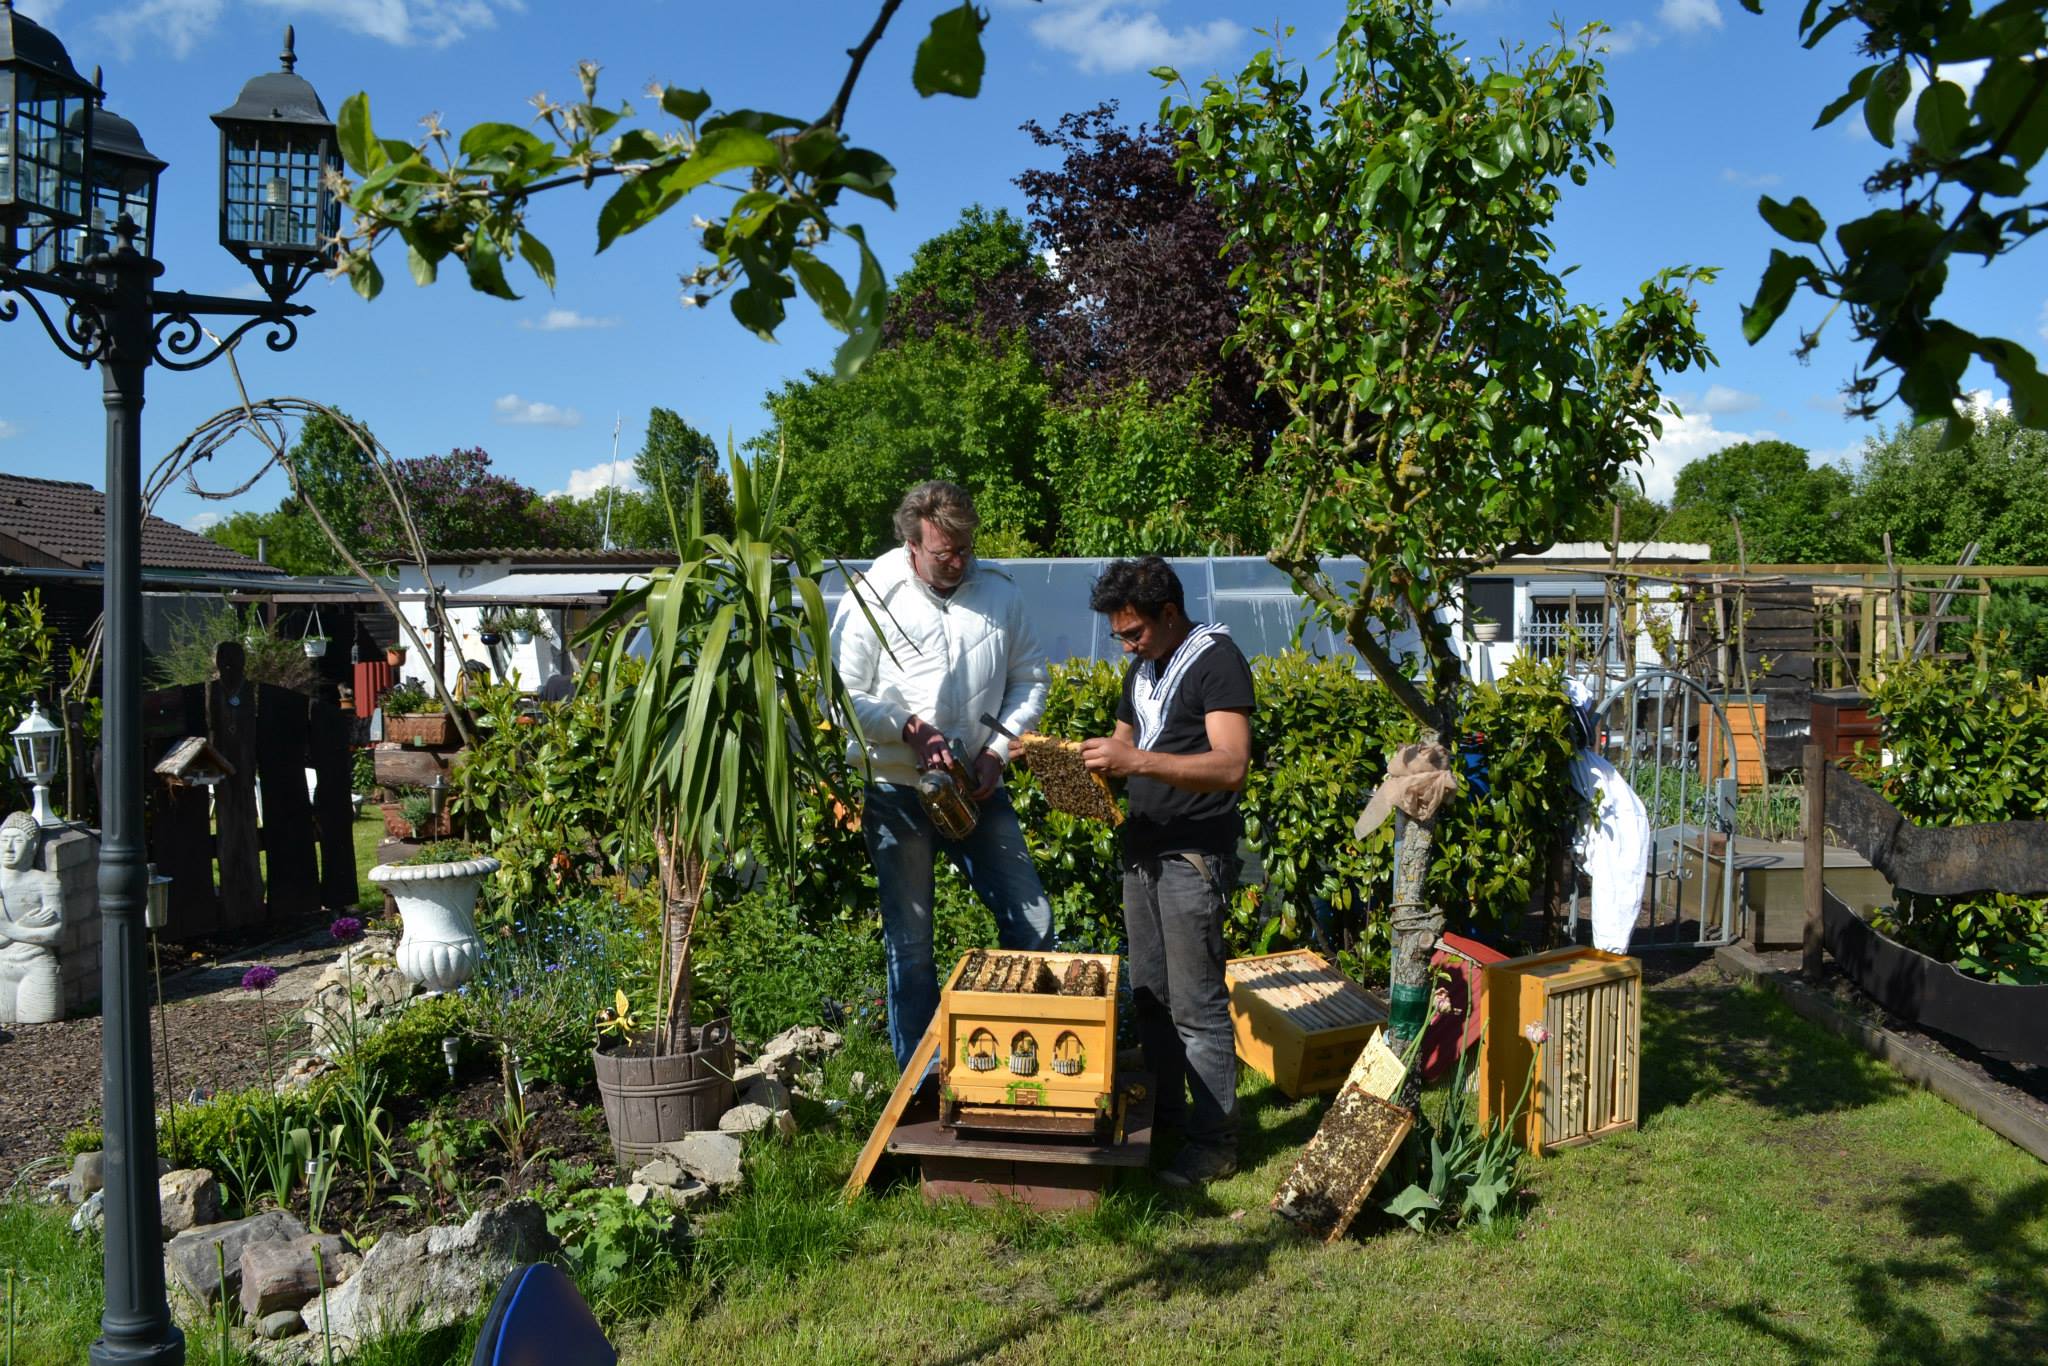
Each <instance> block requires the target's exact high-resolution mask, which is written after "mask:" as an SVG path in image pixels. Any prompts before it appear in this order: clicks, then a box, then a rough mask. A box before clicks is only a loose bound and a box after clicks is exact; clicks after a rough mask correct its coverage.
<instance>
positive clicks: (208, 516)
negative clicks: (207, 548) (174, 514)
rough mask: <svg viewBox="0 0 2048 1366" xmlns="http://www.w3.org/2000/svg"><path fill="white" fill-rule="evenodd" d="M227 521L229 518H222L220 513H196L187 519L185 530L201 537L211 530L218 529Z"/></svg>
mask: <svg viewBox="0 0 2048 1366" xmlns="http://www.w3.org/2000/svg"><path fill="white" fill-rule="evenodd" d="M226 520H227V518H225V517H223V516H221V515H220V514H219V513H218V512H195V513H193V514H192V515H191V516H190V517H187V518H186V519H185V523H184V525H185V530H187V531H193V532H197V533H198V534H199V535H201V536H204V535H205V534H206V533H207V530H208V529H209V528H211V527H217V526H219V525H220V524H221V523H222V522H225V521H226Z"/></svg>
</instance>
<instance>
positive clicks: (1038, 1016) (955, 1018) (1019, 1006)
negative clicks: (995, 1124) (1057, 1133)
mask: <svg viewBox="0 0 2048 1366" xmlns="http://www.w3.org/2000/svg"><path fill="white" fill-rule="evenodd" d="M991 962H1001V963H1005V964H1009V963H1017V964H1023V965H1028V966H1029V967H1030V969H1031V971H1032V972H1033V973H1034V974H1035V973H1037V972H1040V971H1042V972H1043V973H1045V974H1048V975H1049V980H1050V981H1051V982H1052V983H1062V982H1065V981H1066V979H1067V977H1068V974H1069V972H1070V970H1072V971H1078V972H1080V973H1083V974H1086V975H1088V976H1089V977H1090V978H1091V983H1099V987H1100V990H1099V993H1098V992H1093V991H1091V992H1090V993H1088V994H1085V995H1062V994H1060V993H1059V992H1058V991H1056V990H1053V991H1047V990H1029V989H1027V990H1021V991H1019V990H1007V991H1005V990H979V989H975V986H963V985H962V978H963V975H964V974H968V973H970V972H971V971H977V970H978V969H980V968H981V967H982V966H984V965H986V964H988V963H991ZM1077 965H1078V967H1077ZM1089 965H1093V966H1092V967H1091V966H1089ZM1039 980H1040V985H1044V983H1045V981H1046V980H1047V979H1045V978H1041V979H1039ZM975 985H980V984H979V983H976V984H975ZM1026 985H1027V987H1028V985H1029V983H1028V982H1027V983H1026ZM1116 989H1117V958H1116V955H1115V954H1107V953H1025V952H1021V951H1012V950H1008V949H986V950H977V951H975V952H972V953H969V954H967V955H966V956H965V957H963V958H962V959H961V960H960V962H959V963H957V964H955V965H954V968H953V971H952V973H951V974H949V975H948V976H947V978H946V984H945V986H944V987H943V988H942V989H941V990H940V992H939V1018H938V1036H939V1042H940V1049H941V1053H940V1061H939V1081H940V1088H941V1089H940V1094H941V1096H942V1097H943V1098H944V1100H945V1102H946V1112H947V1113H949V1114H951V1115H953V1116H956V1117H960V1118H961V1120H962V1122H967V1121H968V1120H971V1119H977V1118H979V1119H987V1118H989V1117H990V1116H989V1111H990V1110H991V1108H992V1107H1000V1108H1001V1109H1002V1110H1007V1111H1030V1112H1033V1114H1034V1115H1036V1116H1038V1117H1041V1118H1043V1119H1044V1120H1046V1121H1048V1122H1051V1123H1057V1122H1059V1121H1062V1120H1065V1121H1071V1122H1072V1123H1073V1125H1074V1126H1076V1127H1085V1126H1089V1125H1093V1124H1095V1123H1096V1122H1097V1121H1098V1120H1099V1119H1101V1118H1102V1117H1104V1116H1107V1115H1108V1114H1109V1111H1110V1103H1111V1101H1112V1099H1113V1098H1114V1096H1115V1094H1116ZM963 1107H964V1109H963Z"/></svg>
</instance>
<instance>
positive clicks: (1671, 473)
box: [1636, 405, 1778, 503]
mask: <svg viewBox="0 0 2048 1366" xmlns="http://www.w3.org/2000/svg"><path fill="white" fill-rule="evenodd" d="M1681 406H1683V405H1681ZM1777 435H1778V434H1777V433H1776V432H1773V431H1767V430H1763V429H1759V430H1757V431H1753V432H1727V431H1722V430H1721V429H1720V428H1719V427H1716V426H1715V425H1714V415H1713V414H1712V413H1705V412H1691V411H1688V412H1686V414H1685V416H1683V417H1673V416H1671V414H1669V413H1666V414H1665V415H1664V434H1663V435H1662V436H1655V437H1651V438H1650V446H1649V450H1648V451H1647V453H1645V455H1644V456H1643V462H1642V464H1641V465H1639V466H1637V467H1636V468H1637V472H1638V473H1640V474H1641V475H1642V476H1643V492H1645V493H1647V494H1648V495H1649V496H1650V497H1652V498H1654V499H1656V500H1657V501H1658V502H1660V503H1668V502H1670V501H1671V491H1672V489H1673V488H1675V487H1676V486H1677V483H1678V472H1679V471H1680V470H1682V469H1684V468H1685V467H1686V466H1687V465H1689V464H1691V463H1692V462H1693V461H1695V460H1697V459H1699V458H1700V457H1701V456H1703V455H1712V454H1713V453H1714V452H1715V451H1718V450H1721V449H1722V448H1724V447H1727V446H1733V445H1735V444H1736V443H1738V442H1742V441H1771V440H1775V439H1776V437H1777Z"/></svg>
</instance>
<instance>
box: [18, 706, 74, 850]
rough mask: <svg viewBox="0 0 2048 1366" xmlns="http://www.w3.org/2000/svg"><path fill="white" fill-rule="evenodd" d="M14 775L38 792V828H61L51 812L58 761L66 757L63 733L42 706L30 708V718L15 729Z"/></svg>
mask: <svg viewBox="0 0 2048 1366" xmlns="http://www.w3.org/2000/svg"><path fill="white" fill-rule="evenodd" d="M13 737H14V771H15V772H16V773H19V774H20V775H21V780H22V781H23V782H25V783H27V784H28V785H29V786H30V787H32V788H34V789H35V809H34V811H33V812H32V813H31V814H33V815H34V816H35V818H36V824H37V825H40V826H44V827H46V828H47V827H49V826H55V825H62V824H63V823H64V822H63V821H61V820H59V819H57V813H56V812H54V811H52V810H51V809H50V784H51V783H52V782H54V781H55V780H56V777H57V761H58V760H59V759H60V758H61V757H63V744H64V732H63V731H62V730H60V729H58V728H57V727H56V726H54V725H52V724H51V723H50V718H49V717H47V716H45V715H43V708H42V704H41V703H40V702H34V701H31V702H30V703H29V704H28V715H27V716H26V717H25V718H23V720H22V723H21V724H20V725H18V726H16V727H15V728H14V731H13Z"/></svg>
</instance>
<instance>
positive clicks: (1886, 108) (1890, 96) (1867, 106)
mask: <svg viewBox="0 0 2048 1366" xmlns="http://www.w3.org/2000/svg"><path fill="white" fill-rule="evenodd" d="M1912 88H1913V78H1912V75H1911V73H1910V72H1908V71H1907V69H1906V59H1905V58H1903V57H1901V58H1899V59H1898V60H1897V61H1894V62H1890V63H1887V64H1886V65H1885V66H1884V67H1883V68H1882V69H1880V70H1879V71H1878V73H1877V75H1875V76H1873V77H1872V78H1871V81H1870V90H1869V92H1868V93H1866V94H1865V95H1864V97H1863V125H1864V127H1866V128H1868V129H1869V130H1870V136H1872V137H1874V138H1876V139H1877V140H1878V141H1879V142H1880V143H1882V144H1884V145H1885V146H1886V147H1889V146H1891V145H1892V125H1893V124H1894V123H1896V122H1897V121H1898V117H1899V106H1901V105H1903V104H1904V103H1905V102H1906V96H1907V94H1908V93H1909V92H1910V91H1911V90H1912Z"/></svg>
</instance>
